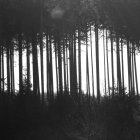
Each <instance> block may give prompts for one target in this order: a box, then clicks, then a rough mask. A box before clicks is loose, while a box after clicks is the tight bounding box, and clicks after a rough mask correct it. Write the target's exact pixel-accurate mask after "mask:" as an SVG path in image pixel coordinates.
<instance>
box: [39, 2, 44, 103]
mask: <svg viewBox="0 0 140 140" xmlns="http://www.w3.org/2000/svg"><path fill="white" fill-rule="evenodd" d="M40 3H41V4H40V65H41V67H40V68H41V89H42V90H41V91H42V93H41V94H42V103H44V67H43V64H44V61H43V4H44V0H41V1H40Z"/></svg>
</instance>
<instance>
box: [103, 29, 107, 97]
mask: <svg viewBox="0 0 140 140" xmlns="http://www.w3.org/2000/svg"><path fill="white" fill-rule="evenodd" d="M103 49H104V82H105V95H106V93H107V91H106V45H105V33H104V29H103Z"/></svg>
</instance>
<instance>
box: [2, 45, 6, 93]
mask: <svg viewBox="0 0 140 140" xmlns="http://www.w3.org/2000/svg"><path fill="white" fill-rule="evenodd" d="M4 81H5V78H4V46H2V91H3V92H4V90H5V88H4V84H5V83H4Z"/></svg>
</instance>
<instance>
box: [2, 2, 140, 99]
mask: <svg viewBox="0 0 140 140" xmlns="http://www.w3.org/2000/svg"><path fill="white" fill-rule="evenodd" d="M0 5H1V14H0V18H1V21H0V38H1V40H0V45H1V48H0V53H1V57H0V65H1V69H0V73H1V74H0V78H1V84H0V86H1V87H0V90H1V92H2V91H7V92H8V93H9V94H14V93H15V72H14V53H15V51H16V50H18V53H19V92H20V93H21V94H24V93H25V92H26V93H29V92H30V91H31V83H32V82H31V75H32V77H33V83H32V84H33V92H34V94H37V95H39V96H40V97H41V98H42V100H44V92H45V91H44V90H45V87H47V99H48V100H52V99H53V98H54V82H55V81H54V73H53V72H54V70H55V75H56V85H57V86H56V87H57V94H63V92H64V91H66V92H67V93H68V94H71V95H72V96H73V97H74V98H75V99H76V100H78V101H80V100H81V99H80V96H81V93H82V83H81V81H82V75H81V63H82V62H81V46H82V44H83V43H84V44H85V46H86V48H87V49H86V77H87V78H86V81H87V84H86V88H87V95H88V96H89V97H90V95H91V94H93V96H95V95H97V98H98V100H100V72H99V71H100V64H99V62H100V59H101V58H100V56H99V52H100V48H99V32H101V34H102V36H103V45H104V55H105V56H104V66H105V68H104V71H105V92H106V93H107V92H108V93H109V96H110V95H113V94H114V90H115V85H114V82H115V78H114V77H115V75H114V51H113V50H114V49H116V59H117V66H116V69H117V84H116V87H117V88H118V89H119V90H118V91H119V93H122V92H121V91H122V90H124V87H125V85H124V80H125V77H124V64H123V63H124V60H123V46H124V45H127V59H128V88H129V92H130V93H131V94H132V93H136V94H138V80H137V66H136V51H137V50H138V49H139V34H140V31H139V22H140V21H139V20H138V18H137V17H139V14H140V13H139V5H140V2H139V1H135V2H131V1H127V0H120V1H116V0H104V1H102V0H72V1H70V0H61V1H57V0H53V1H50V0H40V1H37V0H30V1H27V0H24V1H19V0H14V1H13V0H7V1H3V0H1V1H0ZM118 9H119V11H118ZM93 37H95V38H94V40H95V44H93ZM109 43H111V71H112V72H111V73H110V72H109V64H108V63H109V58H108V47H109ZM88 46H90V48H91V61H92V63H91V64H89V55H90V54H89V51H88V50H89V48H88ZM93 47H95V50H96V68H93V63H94V61H93V54H92V48H93ZM44 48H45V49H46V51H45V52H46V54H45V55H46V58H44V53H43V52H44ZM24 50H26V54H27V55H26V56H27V59H26V60H27V61H26V63H27V64H26V66H27V77H26V79H27V80H25V79H24V78H23V69H22V66H23V55H22V53H23V51H24ZM77 50H78V51H77ZM39 52H40V54H39V55H40V63H39V60H38V53H39ZM53 52H55V68H54V65H53V60H52V57H53V56H52V55H53ZM5 54H6V64H5V63H4V61H5ZM31 56H32V57H31ZM30 58H32V62H33V64H32V65H31V64H30V62H31V61H30ZM44 59H46V71H44ZM39 64H40V66H39ZM4 65H6V69H5V67H4ZM90 65H91V68H92V84H90V82H91V81H90V75H89V66H90ZM31 66H32V69H33V72H32V73H31V70H30V67H31ZM39 68H40V70H39ZM93 69H96V76H95V75H94V72H93ZM5 70H6V71H5ZM5 72H6V85H7V87H6V89H5V86H4V82H5V80H4V78H5V77H4V75H5ZM44 73H45V75H46V78H44ZM94 76H95V77H96V81H94V79H95V78H94ZM110 77H111V79H112V80H111V81H112V83H111V81H110ZM44 79H46V80H47V82H46V85H45V82H44ZM25 82H26V88H25ZM95 82H96V87H95V85H94V83H95ZM91 86H92V88H91ZM111 86H112V92H111V91H110V87H111ZM94 88H96V91H97V93H94ZM91 89H92V91H91Z"/></svg>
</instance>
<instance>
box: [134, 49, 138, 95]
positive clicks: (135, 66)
mask: <svg viewBox="0 0 140 140" xmlns="http://www.w3.org/2000/svg"><path fill="white" fill-rule="evenodd" d="M135 51H136V50H135ZM135 51H134V68H135V79H136V94H137V96H138V94H139V89H138V78H137V64H136V52H135Z"/></svg>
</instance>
